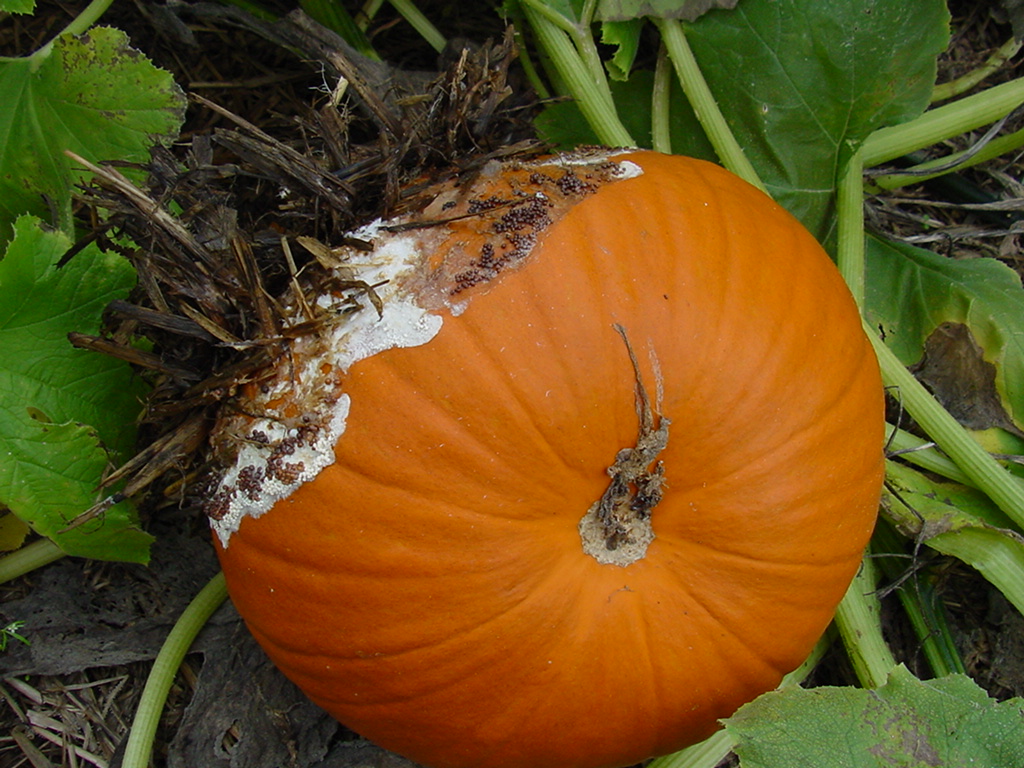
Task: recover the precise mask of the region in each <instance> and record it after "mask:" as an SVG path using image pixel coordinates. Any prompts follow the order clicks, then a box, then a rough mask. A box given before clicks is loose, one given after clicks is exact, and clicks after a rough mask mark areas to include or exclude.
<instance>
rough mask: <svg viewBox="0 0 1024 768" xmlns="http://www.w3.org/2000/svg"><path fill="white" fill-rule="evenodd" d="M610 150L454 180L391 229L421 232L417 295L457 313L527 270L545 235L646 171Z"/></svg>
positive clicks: (502, 165) (490, 167)
mask: <svg viewBox="0 0 1024 768" xmlns="http://www.w3.org/2000/svg"><path fill="white" fill-rule="evenodd" d="M615 155H616V153H615V152H609V151H608V150H606V149H601V150H599V151H598V150H579V151H577V152H574V153H565V154H561V155H557V156H554V157H549V158H542V159H540V160H533V161H521V160H507V161H497V160H495V161H491V162H490V163H488V164H487V165H485V166H484V167H483V168H481V169H480V170H479V171H478V172H477V173H475V174H474V175H473V176H472V177H471V178H468V179H467V178H456V179H451V180H449V181H447V182H445V183H443V184H441V185H439V186H438V187H437V188H436V189H435V190H432V194H433V199H432V200H431V201H430V202H429V203H428V204H427V205H426V206H425V207H424V208H423V209H422V211H420V212H419V213H418V214H416V215H415V216H411V217H409V218H408V219H406V220H404V221H401V222H398V223H396V224H392V225H386V228H388V226H390V228H392V229H394V230H401V231H408V230H416V231H419V232H420V233H421V236H422V237H423V238H424V244H425V245H427V244H429V245H427V247H426V248H425V250H426V251H427V252H428V253H429V254H430V257H429V259H428V260H426V261H425V263H424V270H423V271H422V272H421V274H420V275H419V278H418V281H419V284H418V285H417V287H416V289H415V290H416V293H417V294H418V296H419V300H420V302H421V303H422V304H423V306H425V307H428V308H430V309H440V308H450V309H452V310H453V311H455V312H456V313H457V312H459V311H461V310H462V309H463V308H464V306H465V305H464V303H463V302H464V301H466V300H467V299H469V298H470V297H471V296H472V295H473V293H474V292H475V290H480V289H481V288H482V287H486V286H487V285H488V284H489V283H491V282H493V281H495V280H496V279H498V278H499V277H500V276H501V275H502V274H503V273H504V272H506V271H507V270H512V269H516V268H518V267H519V266H521V265H522V264H523V263H524V262H525V261H526V260H527V259H528V258H529V256H530V254H531V253H532V252H533V250H534V248H535V247H536V245H537V243H538V242H539V241H540V239H541V237H542V236H543V233H544V232H545V231H546V230H547V229H548V228H549V227H551V226H552V225H554V224H555V223H557V222H558V221H559V219H561V218H562V217H563V216H565V215H566V214H567V213H568V212H569V211H570V210H571V209H572V208H573V206H575V205H576V204H578V203H579V202H581V201H582V200H584V199H585V198H587V197H589V196H590V195H593V194H595V193H596V192H597V191H598V190H599V189H600V188H601V187H602V186H604V185H605V184H608V183H611V182H614V181H621V180H624V179H628V178H633V177H634V176H638V175H640V174H641V173H643V171H642V170H641V168H640V167H639V166H638V165H637V164H636V163H633V162H631V161H628V160H615V159H614V158H615Z"/></svg>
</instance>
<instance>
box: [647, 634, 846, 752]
mask: <svg viewBox="0 0 1024 768" xmlns="http://www.w3.org/2000/svg"><path fill="white" fill-rule="evenodd" d="M828 646H829V642H828V639H827V638H826V637H823V638H821V639H820V640H819V641H818V642H817V644H815V646H814V650H812V651H811V654H810V656H808V657H807V658H806V659H805V660H804V662H803V664H801V665H800V666H799V667H797V668H796V669H794V670H793V671H792V672H790V673H789V674H788V675H786V676H785V677H784V678H782V682H781V683H779V688H789V687H792V686H794V685H800V684H801V683H803V681H804V680H806V679H807V678H808V676H809V675H810V674H811V672H812V671H814V668H815V667H816V666H818V662H819V661H821V658H822V656H824V655H825V652H826V651H827V650H828ZM735 746H736V740H735V739H734V738H733V737H732V736H731V735H730V734H729V732H728V731H726V730H725V729H722V730H719V731H716V732H715V733H713V734H712V735H711V736H709V737H708V738H706V739H704V741H702V742H700V743H698V744H694V745H693V746H692V747H687V748H686V749H681V750H679V751H678V752H674V753H673V754H671V755H666V756H665V757H659V758H655V759H654V760H652V761H651V762H650V763H648V765H647V768H715V766H717V765H718V764H719V763H721V762H722V761H723V760H724V759H725V758H726V757H727V756H728V755H729V753H730V752H731V751H732V750H733V749H734V748H735Z"/></svg>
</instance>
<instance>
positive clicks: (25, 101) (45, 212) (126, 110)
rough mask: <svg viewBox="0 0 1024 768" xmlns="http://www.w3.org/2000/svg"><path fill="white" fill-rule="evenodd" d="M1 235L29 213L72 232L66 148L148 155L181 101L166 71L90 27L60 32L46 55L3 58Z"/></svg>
mask: <svg viewBox="0 0 1024 768" xmlns="http://www.w3.org/2000/svg"><path fill="white" fill-rule="evenodd" d="M0 104H2V105H3V108H2V109H0V240H6V239H9V238H10V235H11V226H12V224H13V222H14V219H15V218H17V216H19V215H20V214H22V213H31V214H34V215H37V216H39V217H41V218H43V219H47V220H48V219H50V218H51V217H52V216H51V214H55V215H56V217H57V221H56V222H54V223H55V224H57V225H58V226H59V227H60V228H61V229H63V230H64V231H65V232H68V233H70V231H71V187H72V184H74V183H75V182H77V181H79V180H81V178H82V174H81V173H80V172H78V171H75V170H74V169H73V164H72V162H71V160H70V159H68V158H67V157H66V156H65V155H64V150H68V149H70V150H72V151H74V152H76V153H78V154H79V155H81V156H82V157H84V158H86V159H87V160H91V161H93V162H101V161H106V160H118V161H127V162H145V161H146V160H147V159H148V157H149V154H148V153H149V149H150V147H152V146H153V144H154V142H168V141H171V140H172V139H173V138H174V137H175V136H176V135H177V132H178V129H179V127H180V126H181V121H182V118H183V116H184V109H185V99H184V96H183V94H182V93H181V90H180V89H179V88H178V87H177V86H176V85H175V83H174V81H173V79H172V78H171V76H170V74H168V73H167V72H165V71H164V70H161V69H158V68H156V67H154V66H153V65H152V64H151V63H150V62H149V61H148V60H147V59H146V58H145V57H144V56H142V55H141V54H140V53H139V52H138V51H136V50H134V49H133V48H131V47H130V46H129V45H128V39H127V37H126V36H125V34H124V33H123V32H121V31H120V30H116V29H108V28H103V27H97V28H94V29H92V30H90V32H89V33H88V34H86V35H83V36H81V37H78V38H72V37H62V38H60V39H59V40H58V41H57V42H56V44H55V45H54V47H53V49H52V51H50V53H49V55H47V56H45V57H42V58H39V57H29V58H24V59H6V60H0Z"/></svg>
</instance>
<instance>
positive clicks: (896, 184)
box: [871, 128, 1024, 190]
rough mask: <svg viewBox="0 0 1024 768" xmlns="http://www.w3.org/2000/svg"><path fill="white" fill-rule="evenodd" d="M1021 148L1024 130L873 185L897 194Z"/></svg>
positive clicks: (876, 179)
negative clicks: (902, 188)
mask: <svg viewBox="0 0 1024 768" xmlns="http://www.w3.org/2000/svg"><path fill="white" fill-rule="evenodd" d="M1021 147H1024V128H1022V129H1020V130H1019V131H1014V132H1013V133H1008V134H1006V135H1005V136H998V137H996V138H994V139H992V141H990V142H988V143H987V144H986V145H985V146H984V147H982V148H981V149H979V150H978V151H977V152H972V151H970V150H965V151H963V152H954V153H952V154H950V155H947V156H946V157H937V158H935V159H933V160H928V161H926V162H923V163H920V164H919V165H915V166H914V167H913V168H910V169H909V170H910V171H913V173H907V172H906V171H904V172H899V173H884V174H880V175H878V176H874V177H873V178H872V179H871V185H872V187H874V189H875V190H893V189H899V188H900V187H905V186H907V185H908V184H920V183H921V182H922V181H928V180H929V179H934V178H937V177H939V176H943V175H945V174H947V173H957V172H959V171H962V170H963V169H964V168H970V167H971V166H974V165H978V164H979V163H984V162H987V161H989V160H992V159H993V158H996V157H1001V156H1002V155H1006V154H1009V153H1010V152H1015V151H1016V150H1018V149H1020V148H1021ZM961 158H963V160H962V161H961V160H960V159H961ZM933 168H934V169H936V170H935V172H934V173H927V171H929V170H931V169H933Z"/></svg>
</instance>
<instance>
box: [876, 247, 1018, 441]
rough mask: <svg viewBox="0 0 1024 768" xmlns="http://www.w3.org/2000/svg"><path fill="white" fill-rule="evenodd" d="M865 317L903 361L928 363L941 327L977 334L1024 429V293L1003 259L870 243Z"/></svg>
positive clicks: (997, 384) (1009, 406) (1005, 403)
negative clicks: (929, 344)
mask: <svg viewBox="0 0 1024 768" xmlns="http://www.w3.org/2000/svg"><path fill="white" fill-rule="evenodd" d="M866 258H867V264H866V274H867V281H866V282H867V286H866V295H865V313H866V316H867V319H868V321H869V322H870V323H871V324H872V325H873V326H874V327H876V328H878V329H879V330H880V331H881V333H882V334H883V337H884V338H885V342H886V344H887V345H888V346H889V347H890V348H891V349H892V350H893V352H895V353H896V356H897V357H899V358H900V360H901V361H902V362H903V363H904V364H906V365H911V364H914V363H916V362H918V361H919V360H921V358H922V355H923V353H924V349H925V341H926V339H928V337H929V336H931V335H932V333H933V332H934V331H935V330H936V329H937V328H938V327H939V326H941V325H944V324H947V323H958V324H962V325H965V326H967V328H968V329H970V332H971V335H972V336H973V339H974V341H975V342H976V343H977V344H978V345H979V346H980V347H981V349H982V350H983V351H984V358H985V360H986V361H987V362H988V363H991V364H992V365H993V366H994V367H995V372H994V373H995V382H994V383H995V388H996V390H997V391H998V393H999V397H1000V399H1001V401H1002V404H1003V407H1004V408H1005V409H1006V412H1007V413H1008V414H1009V416H1010V418H1011V419H1012V420H1013V421H1014V422H1015V423H1016V424H1017V425H1018V426H1020V425H1024V290H1022V289H1021V280H1020V277H1018V275H1017V274H1016V273H1015V272H1014V271H1013V270H1012V269H1010V268H1009V267H1007V266H1006V265H1005V264H1002V263H1001V262H999V261H996V260H995V259H950V258H947V257H945V256H940V255H938V254H936V253H932V252H931V251H927V250H924V249H922V248H916V247H914V246H911V245H907V244H905V243H897V242H889V241H883V240H880V239H878V238H874V237H869V238H868V239H867V256H866Z"/></svg>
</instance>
